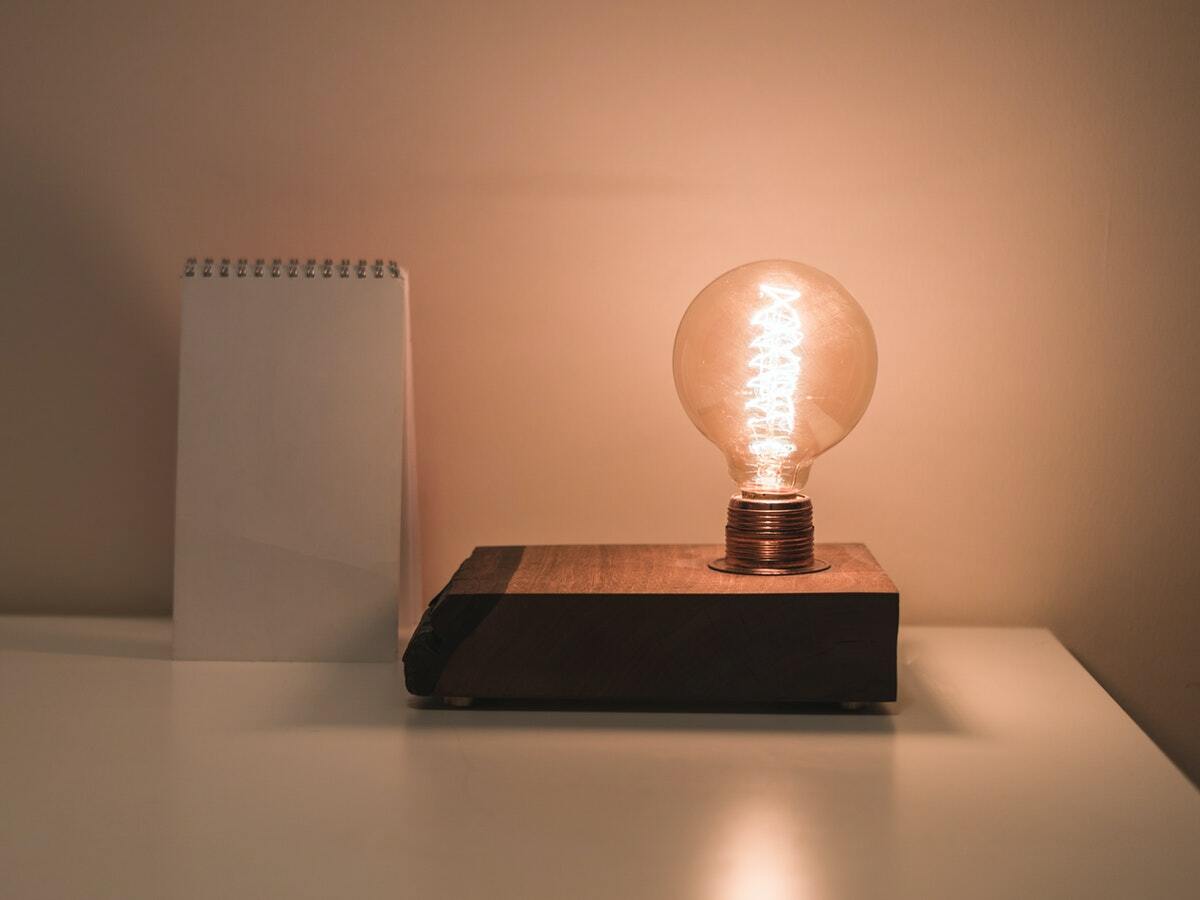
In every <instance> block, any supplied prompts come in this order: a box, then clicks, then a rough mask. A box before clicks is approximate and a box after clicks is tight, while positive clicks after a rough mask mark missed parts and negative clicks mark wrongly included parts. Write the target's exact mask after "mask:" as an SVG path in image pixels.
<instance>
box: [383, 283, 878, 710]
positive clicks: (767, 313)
mask: <svg viewBox="0 0 1200 900" xmlns="http://www.w3.org/2000/svg"><path fill="white" fill-rule="evenodd" d="M875 371H876V352H875V336H874V333H873V332H872V330H871V324H870V322H869V321H868V320H867V316H866V314H865V313H864V312H863V310H862V308H861V307H860V306H859V305H858V304H857V303H856V302H855V300H854V298H853V297H851V296H850V294H849V293H848V292H847V291H846V289H845V288H843V287H842V286H841V285H840V284H838V283H837V282H836V281H835V280H834V279H833V278H831V277H830V276H828V275H826V274H824V273H823V272H820V271H818V270H817V269H814V268H811V267H809V266H805V265H802V264H800V263H796V262H788V261H785V260H768V261H763V262H755V263H749V264H747V265H744V266H740V267H738V268H736V269H733V270H731V271H729V272H726V273H725V274H724V275H722V276H720V277H719V278H717V279H716V280H715V281H713V282H712V283H711V284H710V285H709V286H708V287H706V288H705V289H704V290H702V291H701V292H700V294H699V295H698V296H697V297H696V298H695V300H693V301H692V303H691V305H690V306H689V307H688V308H687V311H686V312H685V313H684V316H683V320H682V322H681V323H680V325H679V331H678V333H677V335H676V338H675V351H674V372H675V386H676V389H677V390H678V393H679V398H680V400H681V401H682V403H683V407H684V409H685V410H686V411H687V414H688V416H690V417H691V420H692V421H693V422H694V423H695V425H696V427H697V428H699V429H700V431H701V433H702V434H704V435H705V436H706V437H707V438H708V439H709V440H711V441H712V442H713V443H714V444H716V445H717V446H718V447H719V448H720V449H721V451H722V452H723V453H724V455H725V459H726V462H727V464H728V467H729V473H730V475H731V476H732V477H733V480H734V482H735V483H736V484H737V486H738V493H736V494H735V495H734V496H733V497H732V498H731V499H730V501H729V508H728V512H727V522H726V527H725V545H724V548H723V550H724V552H723V553H721V549H722V548H720V547H717V546H711V545H704V544H699V545H696V544H623V545H606V544H600V545H583V546H579V545H575V546H570V545H568V546H562V545H551V546H513V547H476V548H475V551H474V552H473V553H472V554H471V556H470V557H469V558H468V559H467V560H466V561H465V562H463V564H462V565H461V566H460V567H459V569H458V571H457V572H456V573H455V574H454V576H453V578H451V580H450V583H449V584H448V585H447V586H446V587H445V589H443V590H442V591H441V592H440V593H439V594H438V595H437V596H436V597H435V598H434V599H433V601H432V602H431V603H430V604H429V607H428V609H426V611H425V614H424V615H423V616H422V618H421V621H420V623H419V624H418V625H417V628H416V630H415V631H414V632H413V635H412V638H411V640H410V641H409V644H408V648H407V650H406V651H405V654H404V674H405V683H406V685H407V687H408V689H409V691H410V692H411V693H413V694H417V695H419V696H429V697H433V698H435V699H437V700H440V701H443V702H444V703H445V704H448V705H450V706H465V705H470V704H472V703H473V702H474V700H476V699H478V698H486V699H495V700H502V701H584V702H603V703H608V704H611V703H617V704H627V703H665V704H676V705H677V704H684V705H688V706H692V705H710V704H722V705H730V706H736V705H745V704H757V703H780V702H785V703H841V704H844V705H851V706H857V705H861V704H864V703H868V702H873V701H887V700H894V699H895V697H896V634H897V625H898V621H899V592H898V591H897V590H896V586H895V584H893V583H892V581H891V579H890V578H889V577H888V576H887V574H886V573H885V572H884V571H883V569H882V568H881V567H880V565H879V564H878V563H877V562H876V561H875V558H874V557H873V556H872V555H871V553H870V551H868V550H867V548H866V547H865V546H863V545H862V544H840V543H831V544H815V543H814V540H813V523H812V503H811V502H810V501H809V499H808V497H806V496H805V495H804V494H802V493H801V490H802V489H803V488H804V485H805V482H806V481H807V479H808V473H809V469H810V468H811V466H812V464H813V461H814V460H815V459H816V458H817V457H818V456H820V455H821V454H822V453H824V452H825V451H826V450H828V449H829V448H830V447H832V446H834V445H835V444H837V443H838V441H840V440H841V439H842V438H844V437H845V436H846V435H847V434H848V433H849V431H850V430H851V429H852V428H853V427H854V426H855V424H856V423H857V422H858V420H859V419H860V418H861V417H862V414H863V412H864V411H865V410H866V408H867V404H868V403H869V402H870V399H871V393H872V391H873V389H874V386H875Z"/></svg>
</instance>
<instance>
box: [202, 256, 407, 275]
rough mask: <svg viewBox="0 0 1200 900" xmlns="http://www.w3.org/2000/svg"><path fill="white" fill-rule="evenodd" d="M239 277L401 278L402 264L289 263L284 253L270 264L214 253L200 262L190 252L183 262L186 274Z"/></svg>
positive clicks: (393, 261)
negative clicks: (231, 274)
mask: <svg viewBox="0 0 1200 900" xmlns="http://www.w3.org/2000/svg"><path fill="white" fill-rule="evenodd" d="M231 270H232V273H233V275H234V276H236V277H237V278H245V277H247V276H252V277H254V278H263V277H264V276H268V275H269V276H270V277H271V278H283V277H285V276H286V277H287V278H300V277H303V278H312V279H316V278H318V277H320V278H359V279H363V278H385V277H391V278H400V277H401V274H402V273H401V271H400V266H399V265H398V264H397V263H396V261H395V260H388V261H387V263H386V264H385V263H384V261H383V260H382V259H377V260H375V262H374V264H370V263H368V262H367V261H366V260H365V259H360V260H358V261H357V263H355V264H354V265H351V263H350V260H349V259H343V260H340V261H339V262H338V263H337V264H336V265H335V264H334V261H333V259H332V258H326V259H324V260H322V261H321V262H320V263H318V262H317V260H316V258H311V259H307V260H305V262H304V264H303V265H301V264H300V260H299V259H297V258H295V257H293V258H291V259H289V260H288V261H287V263H286V265H285V264H284V262H283V259H282V258H280V257H274V258H272V259H271V262H270V264H269V265H268V264H267V261H266V259H265V258H259V259H255V260H254V264H253V265H251V263H250V260H249V259H248V258H245V257H239V258H238V259H236V260H234V261H232V262H231V261H230V259H229V258H228V257H221V260H220V262H215V261H214V260H213V257H211V256H206V257H204V261H203V263H199V262H197V258H196V257H194V256H189V257H188V258H187V261H186V262H184V264H183V277H184V278H197V277H199V278H212V277H213V276H214V275H215V276H216V277H218V278H228V277H229V276H230V271H231Z"/></svg>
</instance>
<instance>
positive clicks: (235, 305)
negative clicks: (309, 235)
mask: <svg viewBox="0 0 1200 900" xmlns="http://www.w3.org/2000/svg"><path fill="white" fill-rule="evenodd" d="M181 293H182V322H181V344H180V374H179V444H178V466H177V472H176V532H175V610H174V615H175V655H176V656H177V657H178V658H182V659H246V660H340V661H360V660H361V661H367V660H390V659H393V658H394V657H395V655H396V650H397V646H398V644H397V633H398V628H400V627H405V628H406V627H407V625H408V624H409V622H410V621H411V620H412V619H413V618H414V617H415V616H414V613H415V611H416V610H417V609H419V591H420V578H419V572H418V564H417V536H416V535H417V530H416V490H415V480H414V476H415V457H414V440H413V428H412V402H411V398H412V378H411V357H410V353H409V343H410V342H409V324H408V279H407V276H406V275H405V273H404V272H403V271H402V270H401V269H400V267H399V266H398V265H397V264H396V263H394V262H388V263H386V264H385V263H384V262H383V261H382V260H377V261H375V262H374V263H370V264H369V263H367V262H366V261H365V260H359V261H357V262H356V263H353V264H352V263H351V262H350V260H345V259H344V260H341V261H340V262H337V263H335V262H333V261H332V260H329V259H326V260H324V261H321V262H318V261H317V260H315V259H309V260H306V261H304V262H301V261H300V260H298V259H291V260H286V261H284V260H281V259H273V260H269V261H268V260H265V259H258V260H253V261H251V260H247V259H238V260H229V259H221V260H219V261H215V260H212V259H205V260H203V261H197V260H195V259H189V260H188V261H187V264H186V265H185V267H184V271H183V278H182V292H181Z"/></svg>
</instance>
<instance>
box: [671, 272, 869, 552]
mask: <svg viewBox="0 0 1200 900" xmlns="http://www.w3.org/2000/svg"><path fill="white" fill-rule="evenodd" d="M876 364H877V358H876V351H875V334H874V332H873V331H872V329H871V323H870V321H868V319H867V315H866V313H864V312H863V310H862V307H860V306H859V305H858V303H857V302H856V301H855V300H854V298H853V297H851V296H850V294H849V293H848V292H847V291H846V289H845V288H844V287H842V286H841V285H840V284H838V283H837V281H835V280H834V279H833V278H831V277H830V276H829V275H826V274H825V273H824V272H821V271H818V270H817V269H814V268H812V267H810V266H806V265H803V264H801V263H797V262H789V261H787V260H764V261H762V262H754V263H749V264H747V265H744V266H739V267H738V268H736V269H733V270H731V271H729V272H726V273H725V274H724V275H722V276H720V277H719V278H717V279H716V280H715V281H714V282H712V284H710V285H709V286H708V287H706V288H705V289H704V290H703V291H701V292H700V293H699V295H697V297H696V299H695V300H693V301H692V304H691V306H689V307H688V309H687V312H686V313H684V316H683V320H682V321H681V322H680V323H679V331H678V333H677V334H676V335H675V357H674V369H675V389H676V390H677V391H678V393H679V399H680V402H681V403H682V404H683V408H684V410H686V412H687V414H688V416H689V417H690V418H691V420H692V422H693V423H694V424H695V425H696V427H697V428H698V429H700V433H701V434H703V435H704V436H705V437H707V438H708V439H709V440H710V441H712V442H713V443H714V444H716V445H717V446H718V447H719V448H720V449H721V452H722V453H724V454H725V460H726V462H727V464H728V466H729V474H730V475H731V476H732V478H733V480H734V482H736V484H737V486H738V488H739V490H740V493H739V494H735V495H734V497H733V498H732V499H731V500H730V504H729V520H728V524H727V526H726V532H725V534H726V555H725V557H724V558H723V559H721V560H717V561H715V562H714V563H713V567H714V568H718V569H721V570H723V571H732V572H746V573H755V574H796V573H801V572H811V571H817V570H819V569H821V568H826V566H825V565H824V564H822V563H820V562H819V561H818V560H815V559H813V555H812V547H813V540H812V535H813V529H812V504H811V502H810V501H809V500H808V498H807V497H805V496H804V495H803V494H801V493H800V491H801V489H802V488H803V487H804V485H805V483H806V482H807V481H808V474H809V470H810V469H811V467H812V464H813V461H814V460H815V459H816V458H817V457H818V456H820V455H821V454H822V453H824V452H825V451H826V450H828V449H829V448H830V447H832V446H834V445H835V444H837V443H838V442H839V441H840V440H841V439H842V438H844V437H845V436H846V435H847V434H849V433H850V430H851V429H852V428H853V427H854V426H855V425H856V424H857V423H858V420H859V419H860V418H862V415H863V413H864V412H865V411H866V408H867V404H868V403H869V402H870V400H871V393H872V392H873V391H874V389H875V372H876Z"/></svg>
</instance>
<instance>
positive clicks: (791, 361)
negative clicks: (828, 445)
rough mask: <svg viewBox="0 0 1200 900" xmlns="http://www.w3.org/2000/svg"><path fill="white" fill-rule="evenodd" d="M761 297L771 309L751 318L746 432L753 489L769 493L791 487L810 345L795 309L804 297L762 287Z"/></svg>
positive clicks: (759, 290)
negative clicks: (805, 350)
mask: <svg viewBox="0 0 1200 900" xmlns="http://www.w3.org/2000/svg"><path fill="white" fill-rule="evenodd" d="M758 295H759V297H761V298H762V299H764V300H766V301H767V305H766V306H764V307H762V308H761V309H759V310H758V311H757V312H755V313H754V315H753V316H751V317H750V324H751V325H753V326H754V327H755V328H756V329H757V333H756V334H755V335H754V337H753V339H752V340H751V341H750V349H751V350H752V351H754V356H753V357H752V358H751V360H750V364H749V367H750V369H752V370H753V371H754V375H753V376H752V377H751V378H750V380H749V381H747V382H746V393H747V395H748V397H749V399H747V400H746V410H747V412H748V413H749V416H748V417H747V419H746V429H747V432H748V434H749V445H748V446H749V450H750V455H751V456H752V457H753V458H754V463H755V477H754V483H753V487H754V488H757V489H759V490H763V491H768V492H771V491H779V490H781V489H783V488H785V487H786V486H787V485H786V484H785V479H784V471H783V468H784V464H785V463H786V462H787V460H788V458H789V457H790V456H791V455H792V454H793V453H795V452H796V445H795V443H794V442H793V440H792V435H793V432H794V431H795V428H796V387H797V385H798V384H799V381H800V355H799V354H798V353H797V352H796V349H797V348H798V347H799V346H800V343H801V341H803V340H804V333H803V332H802V331H801V330H800V313H799V312H797V310H796V308H795V307H794V306H793V305H792V304H793V302H794V301H795V300H796V299H797V298H799V296H800V292H799V291H797V290H793V289H792V288H786V287H777V286H775V285H770V284H760V285H759V286H758Z"/></svg>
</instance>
